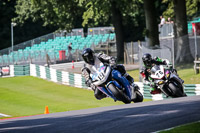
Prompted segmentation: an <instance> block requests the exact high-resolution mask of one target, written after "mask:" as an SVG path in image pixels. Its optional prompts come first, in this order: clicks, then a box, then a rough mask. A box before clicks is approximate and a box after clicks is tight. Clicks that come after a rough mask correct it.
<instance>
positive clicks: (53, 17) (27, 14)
mask: <svg viewBox="0 0 200 133" xmlns="http://www.w3.org/2000/svg"><path fill="white" fill-rule="evenodd" d="M82 12H83V8H82V7H80V6H79V5H78V2H77V1H73V0H72V1H70V0H59V1H57V0H45V1H40V0H17V5H16V13H17V14H18V16H17V17H16V18H15V19H14V21H18V22H19V23H23V22H24V21H25V20H27V19H32V21H36V20H38V19H42V20H43V22H44V23H43V25H44V26H47V25H53V26H56V27H58V28H59V29H66V30H71V29H72V28H74V27H77V26H80V25H81V22H82V19H81V16H82Z"/></svg>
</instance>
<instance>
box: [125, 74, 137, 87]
mask: <svg viewBox="0 0 200 133" xmlns="http://www.w3.org/2000/svg"><path fill="white" fill-rule="evenodd" d="M123 76H124V77H125V78H126V79H127V80H128V82H129V83H130V85H132V84H134V79H133V78H132V77H131V76H130V75H129V74H128V73H125V74H124V75H123Z"/></svg>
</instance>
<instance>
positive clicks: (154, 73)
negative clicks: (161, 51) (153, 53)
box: [151, 65, 165, 79]
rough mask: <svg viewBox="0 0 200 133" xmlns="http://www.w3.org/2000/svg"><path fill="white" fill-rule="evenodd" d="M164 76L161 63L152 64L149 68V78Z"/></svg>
mask: <svg viewBox="0 0 200 133" xmlns="http://www.w3.org/2000/svg"><path fill="white" fill-rule="evenodd" d="M164 76H165V73H164V67H163V66H162V65H160V66H158V65H156V66H154V67H152V68H151V78H153V79H162V78H163V77H164Z"/></svg>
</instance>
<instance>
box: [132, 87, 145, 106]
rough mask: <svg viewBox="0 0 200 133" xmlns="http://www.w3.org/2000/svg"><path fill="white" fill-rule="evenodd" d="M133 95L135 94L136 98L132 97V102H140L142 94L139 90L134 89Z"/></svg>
mask: <svg viewBox="0 0 200 133" xmlns="http://www.w3.org/2000/svg"><path fill="white" fill-rule="evenodd" d="M135 95H136V98H135V99H133V102H134V103H138V102H142V101H143V99H144V98H143V95H142V94H141V93H140V91H138V90H136V91H135Z"/></svg>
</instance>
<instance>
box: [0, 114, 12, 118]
mask: <svg viewBox="0 0 200 133" xmlns="http://www.w3.org/2000/svg"><path fill="white" fill-rule="evenodd" d="M1 116H3V117H11V116H10V115H6V114H2V113H0V117H1Z"/></svg>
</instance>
